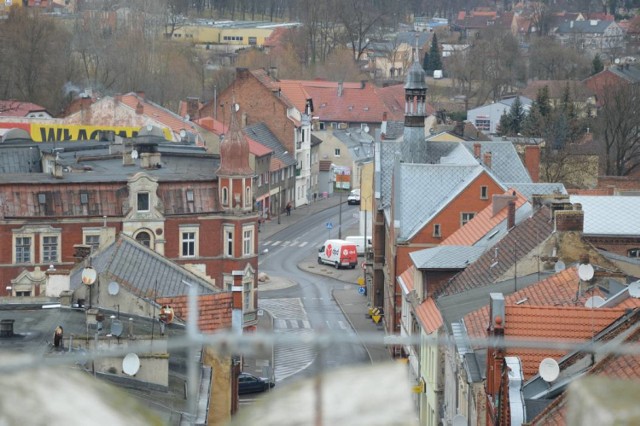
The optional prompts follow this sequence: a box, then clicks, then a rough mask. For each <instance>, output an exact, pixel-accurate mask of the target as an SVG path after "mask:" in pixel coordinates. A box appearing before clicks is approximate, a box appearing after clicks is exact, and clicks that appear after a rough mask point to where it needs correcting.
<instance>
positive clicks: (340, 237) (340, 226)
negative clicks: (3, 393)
mask: <svg viewBox="0 0 640 426" xmlns="http://www.w3.org/2000/svg"><path fill="white" fill-rule="evenodd" d="M338 239H339V240H341V239H342V191H340V208H339V213H338Z"/></svg>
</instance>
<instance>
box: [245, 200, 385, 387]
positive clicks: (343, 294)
mask: <svg viewBox="0 0 640 426" xmlns="http://www.w3.org/2000/svg"><path fill="white" fill-rule="evenodd" d="M343 202H344V203H346V196H343ZM339 203H340V197H339V196H337V195H333V196H331V197H329V198H326V199H321V200H318V201H316V202H315V203H312V204H310V205H307V206H302V207H298V208H297V209H293V210H291V216H287V215H286V213H284V214H281V216H280V224H278V220H277V218H272V219H271V220H270V221H267V222H265V223H263V224H262V226H261V229H260V233H259V234H258V238H259V239H260V240H263V239H267V238H269V237H271V236H272V235H274V234H275V233H277V232H279V231H281V230H283V229H285V228H286V227H287V226H289V225H291V224H292V223H295V222H297V221H299V220H301V219H302V218H304V217H306V216H308V215H311V214H314V213H317V212H319V211H322V210H326V209H329V208H331V207H334V206H337V205H338V204H339ZM358 233H359V228H358V224H355V225H353V226H351V227H350V228H346V229H343V235H345V236H348V235H358ZM359 260H360V261H363V260H364V259H362V258H359ZM298 268H300V269H301V270H303V271H306V272H309V273H312V274H317V275H323V276H327V277H331V278H334V279H336V280H340V281H342V282H344V283H346V284H351V285H350V286H345V287H344V288H343V289H336V290H334V291H333V292H332V295H333V298H334V300H335V301H336V303H337V304H338V306H339V307H340V309H341V310H342V312H343V313H344V315H345V317H346V318H347V320H348V321H349V323H350V324H351V327H352V328H353V329H354V330H355V332H356V334H358V335H362V336H366V337H367V338H366V340H365V341H363V345H364V346H365V349H366V351H367V353H368V354H369V358H370V359H371V362H372V363H376V362H383V361H390V360H391V359H392V358H391V356H390V355H389V352H388V351H387V349H386V348H385V347H384V345H383V344H382V343H381V342H382V339H383V338H384V329H383V328H382V324H381V323H380V324H375V323H374V322H373V320H371V318H369V317H368V312H369V306H368V304H367V297H366V296H364V295H361V294H359V293H358V287H359V286H358V284H357V282H358V278H360V277H362V278H363V279H364V276H363V270H362V268H360V267H357V268H355V269H335V268H334V267H332V266H329V265H319V264H318V262H317V258H316V254H315V253H313V254H311V255H310V256H309V257H308V258H307V259H305V260H304V261H303V262H300V263H299V264H298ZM295 285H297V283H296V282H293V281H291V280H289V279H288V278H285V277H277V276H271V277H269V281H268V282H264V283H263V282H261V283H258V291H259V292H263V291H270V290H278V289H282V288H286V287H290V286H295ZM258 313H259V314H260V313H261V314H262V315H259V316H258V332H271V331H272V330H273V319H272V317H271V315H270V314H269V312H267V311H264V310H261V312H260V311H259V312H258ZM378 336H379V339H378V338H377V337H378ZM372 337H376V338H375V339H372ZM372 340H375V341H372ZM378 342H380V343H378ZM268 358H269V357H268V356H262V357H260V356H256V357H252V358H249V357H247V358H245V360H244V367H243V368H244V371H246V372H249V373H252V374H255V375H258V376H263V377H264V376H267V375H268V373H269V371H270V369H269V366H270V360H269V359H268Z"/></svg>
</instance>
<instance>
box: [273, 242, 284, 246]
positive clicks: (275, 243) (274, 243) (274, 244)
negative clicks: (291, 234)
mask: <svg viewBox="0 0 640 426" xmlns="http://www.w3.org/2000/svg"><path fill="white" fill-rule="evenodd" d="M281 242H282V241H274V242H273V243H271V245H272V246H277V245H278V244H280V243H281Z"/></svg>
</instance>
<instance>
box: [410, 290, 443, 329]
mask: <svg viewBox="0 0 640 426" xmlns="http://www.w3.org/2000/svg"><path fill="white" fill-rule="evenodd" d="M415 311H416V312H415V313H416V317H417V318H418V321H420V324H421V325H422V328H423V329H424V331H425V332H427V334H431V333H433V332H435V331H436V330H438V329H439V328H440V327H442V325H443V324H444V321H443V319H442V314H440V309H438V306H437V305H436V302H435V300H433V298H432V297H428V298H427V299H426V300H425V301H424V302H422V303H421V304H420V305H419V306H418V307H417V308H416V310H415Z"/></svg>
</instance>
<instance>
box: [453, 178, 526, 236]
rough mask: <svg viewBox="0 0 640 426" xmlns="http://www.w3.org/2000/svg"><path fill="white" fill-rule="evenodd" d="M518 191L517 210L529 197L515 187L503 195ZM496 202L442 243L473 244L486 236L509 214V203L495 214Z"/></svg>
mask: <svg viewBox="0 0 640 426" xmlns="http://www.w3.org/2000/svg"><path fill="white" fill-rule="evenodd" d="M513 192H515V193H516V197H517V198H516V199H515V202H516V210H517V209H518V208H520V206H522V205H523V204H524V203H526V202H527V198H526V197H525V196H524V195H522V194H520V193H519V192H518V191H514V190H513V189H510V190H508V191H507V192H505V193H504V194H503V195H507V196H508V195H511V194H512V193H513ZM493 208H494V204H493V202H492V203H491V204H489V205H488V206H487V207H486V208H485V209H484V210H482V211H481V212H480V213H478V214H477V215H476V216H475V217H474V218H473V219H471V220H470V221H469V222H468V223H467V224H465V225H464V226H463V227H461V228H459V229H458V230H457V231H456V232H454V233H453V234H451V235H450V236H449V237H447V238H446V239H445V240H444V241H443V242H442V245H450V246H472V245H474V244H475V243H476V242H478V240H480V239H481V238H482V237H484V236H485V235H486V234H487V233H488V232H489V231H491V230H492V229H493V228H494V227H496V225H498V224H499V223H501V222H502V221H503V220H506V218H507V214H508V210H509V209H508V205H507V204H505V206H504V208H502V209H500V211H499V212H498V213H497V214H496V215H494V214H493Z"/></svg>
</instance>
